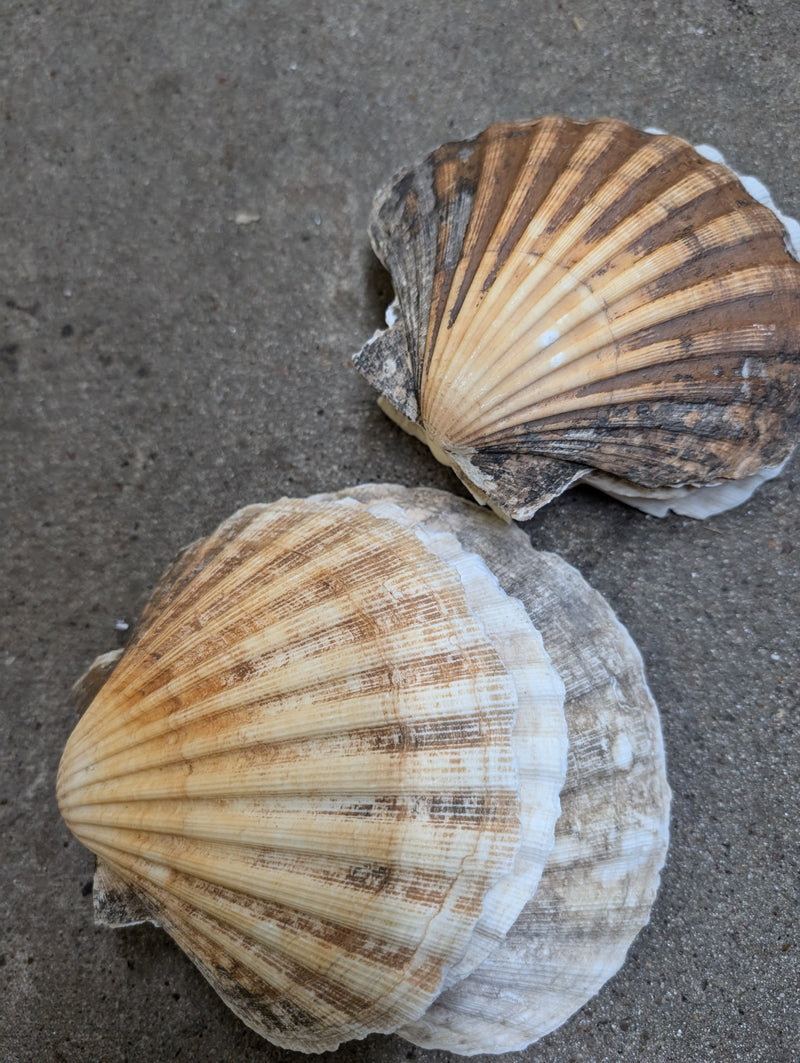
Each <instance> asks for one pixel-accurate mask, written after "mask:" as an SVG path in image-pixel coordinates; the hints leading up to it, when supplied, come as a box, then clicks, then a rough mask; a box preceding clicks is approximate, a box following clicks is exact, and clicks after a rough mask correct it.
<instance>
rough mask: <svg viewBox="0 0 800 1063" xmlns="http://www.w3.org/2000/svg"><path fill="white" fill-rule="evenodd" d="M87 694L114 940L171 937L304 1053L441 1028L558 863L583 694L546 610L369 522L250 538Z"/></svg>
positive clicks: (251, 1016)
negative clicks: (551, 859)
mask: <svg viewBox="0 0 800 1063" xmlns="http://www.w3.org/2000/svg"><path fill="white" fill-rule="evenodd" d="M78 693H79V695H80V697H81V698H82V700H87V699H92V700H91V703H90V704H89V707H88V708H87V709H86V712H85V714H84V715H83V717H82V719H81V721H80V722H79V724H78V726H77V728H76V730H75V732H74V733H73V735H72V736H71V738H70V740H69V742H68V744H67V747H66V750H65V752H64V756H63V758H62V763H61V767H60V771H59V778H58V799H59V804H60V807H61V810H62V814H63V816H64V818H65V820H66V822H67V824H68V825H69V827H70V829H71V830H72V831H73V833H74V834H75V835H76V836H77V837H78V839H79V840H80V841H82V842H83V843H84V844H85V845H86V846H87V847H89V848H90V849H92V850H93V851H94V852H95V853H96V854H97V856H98V859H99V865H98V875H97V880H96V887H97V898H96V900H97V905H98V909H99V914H100V916H101V918H102V919H104V920H105V921H107V922H110V923H112V924H116V925H119V924H120V923H125V922H135V921H139V920H141V919H145V918H146V919H150V920H151V921H153V922H155V923H157V924H159V925H161V926H163V927H164V928H165V929H166V930H167V931H168V932H169V933H170V934H171V935H172V936H173V937H174V938H175V940H176V941H177V942H178V944H179V945H181V947H182V948H183V949H185V951H186V952H187V953H188V954H189V955H190V957H191V958H192V959H193V960H194V962H195V963H196V964H197V965H198V967H199V968H200V970H201V971H202V972H203V973H204V974H205V976H206V977H207V978H208V979H209V981H210V982H211V983H212V985H213V986H214V987H215V988H216V989H217V991H218V992H219V993H220V994H221V995H222V997H223V999H225V1001H226V1002H227V1003H228V1004H229V1005H230V1006H231V1007H232V1008H233V1009H234V1010H235V1011H236V1012H237V1013H238V1014H239V1015H240V1017H241V1018H242V1019H243V1020H244V1021H245V1022H246V1023H248V1024H249V1025H250V1026H252V1027H254V1028H255V1029H256V1030H258V1031H259V1032H260V1033H261V1034H263V1035H264V1036H266V1037H268V1038H269V1039H270V1040H272V1041H274V1042H275V1043H277V1044H279V1045H282V1046H285V1047H289V1048H295V1049H300V1050H303V1051H315V1052H316V1051H322V1050H325V1049H330V1048H334V1047H336V1045H338V1043H339V1042H340V1041H341V1040H344V1039H346V1038H351V1037H362V1036H364V1035H365V1034H366V1033H368V1032H370V1031H388V1030H392V1029H394V1028H396V1027H397V1026H398V1025H402V1024H403V1023H407V1022H412V1021H414V1020H416V1019H417V1018H419V1017H420V1015H421V1014H422V1013H423V1012H424V1011H425V1009H426V1008H427V1007H428V1006H429V1005H430V1003H431V1002H432V1001H433V999H434V998H435V997H436V995H437V994H438V993H439V992H440V990H441V988H442V986H443V985H444V984H445V977H446V975H447V974H448V972H449V971H452V970H456V969H457V970H458V972H459V976H462V975H465V974H467V973H469V971H471V970H472V969H473V968H474V967H475V966H476V965H477V964H478V963H479V962H480V961H481V960H482V959H483V958H484V957H485V955H486V954H487V952H488V950H489V947H490V946H491V945H492V944H493V943H494V942H496V941H497V940H499V939H501V938H502V936H503V935H504V933H505V931H506V930H507V929H508V927H509V926H511V924H512V923H513V921H514V919H515V918H516V916H517V915H518V914H519V911H520V910H521V908H522V907H523V905H524V904H525V902H526V900H527V899H528V896H529V895H530V892H531V891H532V890H533V889H535V886H536V883H537V882H538V879H539V876H540V874H541V871H542V868H543V866H544V863H545V860H546V857H547V855H548V853H549V851H550V849H551V847H552V844H553V839H554V824H555V820H556V817H557V814H558V809H559V804H558V793H559V791H560V789H561V786H562V783H563V779H564V773H565V770H566V729H565V722H564V715H563V684H562V683H561V681H560V680H559V678H558V677H557V675H556V674H555V672H554V671H553V669H552V667H551V665H550V663H549V661H548V659H547V656H546V654H545V653H544V651H543V649H542V643H541V639H540V637H539V636H538V634H537V633H536V631H535V629H534V628H533V625H532V624H531V622H530V619H529V618H528V616H527V613H526V612H525V610H524V609H523V608H522V606H521V605H520V604H519V603H518V602H515V601H513V600H512V599H510V598H509V597H508V596H507V595H505V593H504V592H502V591H501V590H500V588H499V586H498V585H497V582H496V580H495V579H494V577H493V576H492V575H491V573H490V572H489V570H488V569H487V568H486V566H485V565H484V563H483V562H482V561H481V560H480V559H479V558H477V557H476V556H474V555H469V554H467V553H465V552H464V551H463V550H462V549H461V547H460V545H459V544H458V543H457V541H456V540H455V539H454V538H453V537H452V536H449V535H444V534H438V533H437V534H434V533H431V532H428V531H426V530H425V529H423V528H419V527H416V526H414V525H413V523H410V522H408V521H405V522H402V521H398V520H395V519H392V518H391V517H390V516H375V515H373V514H372V513H370V512H369V510H368V509H367V508H366V507H364V506H362V505H360V504H358V503H356V502H352V501H351V502H347V501H338V502H337V501H317V502H309V501H299V500H282V501H280V502H277V503H274V504H272V505H269V506H253V507H249V508H247V509H245V510H243V511H241V512H240V513H238V514H236V515H234V517H232V518H231V519H230V520H229V521H227V522H225V523H224V524H223V525H222V526H221V527H220V528H219V529H218V530H217V531H216V532H215V533H214V534H213V535H212V536H210V538H208V539H207V540H204V541H202V542H200V543H198V544H195V545H194V546H192V547H190V548H189V549H188V550H187V551H185V552H184V553H183V555H181V556H180V557H179V559H178V560H177V561H176V562H175V564H174V565H173V566H172V568H171V569H170V570H169V572H168V573H167V574H166V576H165V577H164V579H163V580H162V581H161V583H160V585H159V586H158V588H157V589H156V591H155V593H154V595H153V597H152V599H151V601H150V603H149V604H148V607H147V609H146V611H145V613H144V615H143V618H142V621H141V623H140V625H139V627H138V629H137V632H136V634H135V637H134V639H133V641H132V642H131V644H130V646H129V647H128V648H127V650H126V652H125V653H124V655H123V656H122V657H121V659H119V661H118V662H117V661H116V658H115V657H114V656H113V655H111V656H110V655H106V656H105V657H103V658H100V659H99V660H98V662H97V663H96V665H95V666H94V667H93V668H92V669H91V670H90V672H89V673H88V675H87V676H86V677H85V678H84V680H83V681H82V682H81V683H80V684H79V690H78ZM521 782H522V783H523V785H521Z"/></svg>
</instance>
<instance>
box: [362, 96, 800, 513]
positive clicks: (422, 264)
mask: <svg viewBox="0 0 800 1063" xmlns="http://www.w3.org/2000/svg"><path fill="white" fill-rule="evenodd" d="M705 154H706V155H708V154H709V152H708V149H705ZM370 232H371V237H372V242H373V245H374V247H375V250H376V252H377V254H378V256H379V257H380V258H381V260H382V261H383V262H384V263H385V264H386V266H387V267H388V269H389V270H390V272H391V274H392V279H393V282H394V285H395V289H396V292H397V302H398V307H399V317H398V319H397V320H396V321H395V322H394V324H393V325H392V326H391V327H390V328H389V330H388V331H386V332H383V333H379V334H377V335H376V336H375V337H373V339H372V340H370V341H369V342H368V343H367V344H366V345H365V346H364V348H363V349H362V350H361V351H360V352H359V354H358V355H356V357H355V365H356V366H357V367H358V368H359V369H360V371H361V372H362V373H363V374H364V375H365V376H366V377H367V379H368V380H369V381H370V382H371V383H372V384H373V385H374V386H375V387H376V388H377V389H378V390H379V391H380V392H381V395H382V398H381V405H382V408H383V409H384V410H385V411H386V412H387V413H388V414H389V415H390V416H392V417H393V418H394V419H395V420H397V421H398V422H399V423H401V424H402V426H403V427H404V428H406V429H407V430H408V431H410V432H412V433H413V434H415V435H417V436H419V437H420V438H422V439H423V440H424V441H425V442H427V443H428V445H429V446H430V447H431V450H432V451H433V453H434V455H435V456H436V457H437V458H438V459H439V460H440V461H443V462H445V463H446V464H448V465H451V466H452V467H453V468H454V470H455V471H456V473H457V474H458V476H459V477H460V478H461V479H462V480H463V482H464V483H465V484H466V485H467V486H468V487H469V489H470V491H471V492H472V493H473V495H474V496H475V497H476V499H478V501H481V502H484V503H488V504H489V505H491V506H492V507H493V508H495V509H496V510H497V511H498V512H499V513H501V514H502V515H504V516H506V517H513V518H517V519H525V518H527V517H530V516H531V515H532V514H533V513H534V512H535V511H536V510H537V509H538V508H539V507H540V506H542V505H543V504H544V503H545V502H547V501H549V500H550V499H551V498H553V497H554V496H555V495H557V494H560V493H561V492H562V491H563V490H565V489H566V488H567V487H569V486H570V485H571V484H573V483H575V482H576V481H578V480H585V481H587V482H593V483H595V484H596V485H597V486H599V487H602V488H603V489H604V490H608V491H610V492H611V493H613V494H615V495H616V496H617V497H620V498H623V499H624V500H625V501H628V502H630V503H631V504H635V505H636V504H640V503H639V501H638V499H639V497H640V496H641V497H642V498H643V503H642V505H643V508H648V509H649V510H650V511H652V512H665V511H666V510H667V509H669V508H676V509H682V511H685V512H689V513H691V514H692V515H697V516H703V515H706V514H707V513H710V512H718V511H719V510H720V509H722V508H725V507H727V506H729V505H735V504H738V503H739V502H741V501H743V499H744V497H746V496H747V494H749V493H750V491H752V490H753V489H754V487H755V486H757V485H758V483H760V482H762V481H763V480H764V479H767V478H769V477H770V476H772V475H775V474H776V473H777V472H778V471H779V469H780V467H781V466H782V463H783V462H784V461H785V460H786V458H787V455H788V454H789V452H790V450H791V448H792V446H793V445H794V442H795V440H796V437H797V431H798V416H799V409H800V386H799V385H800V369H799V368H798V362H799V358H798V352H800V264H799V263H798V262H797V261H796V260H795V259H794V258H793V257H792V256H791V255H790V253H789V243H788V238H787V234H786V232H785V230H784V229H783V227H782V225H781V222H780V221H779V220H778V218H777V217H776V215H775V214H774V213H773V212H772V211H771V210H770V209H769V208H768V207H766V206H764V205H762V204H761V203H759V202H758V201H757V200H756V199H754V198H753V197H752V196H751V195H750V194H748V192H746V191H745V189H744V187H743V186H742V184H741V183H740V181H739V179H738V178H737V177H736V175H735V174H734V173H733V172H732V171H731V170H729V169H727V168H726V167H724V166H723V165H721V164H720V163H719V162H718V161H715V160H713V159H709V158H706V157H703V155H701V154H700V153H699V152H698V151H695V149H693V148H692V147H691V146H690V145H689V144H687V143H685V142H684V141H682V140H680V139H678V138H676V137H672V136H666V135H659V134H652V133H642V132H639V131H637V130H635V129H633V128H631V127H630V126H628V125H626V124H625V123H624V122H619V121H613V120H610V119H601V120H599V121H595V122H589V123H579V122H573V121H570V120H568V119H566V118H560V117H547V118H542V119H539V120H537V121H532V122H522V123H518V124H503V123H499V124H497V125H494V126H491V127H489V128H488V129H487V130H485V131H484V132H483V133H482V134H481V135H480V136H478V137H476V138H474V139H472V140H467V141H462V142H456V143H452V144H446V145H444V146H443V147H441V148H439V149H438V150H437V151H435V152H433V153H432V154H431V155H430V156H428V157H427V158H426V159H425V160H424V161H423V162H421V163H420V164H419V165H417V166H415V167H412V168H411V169H410V170H408V171H406V172H405V173H403V174H401V175H400V176H398V177H397V178H395V179H394V180H393V181H392V182H391V183H390V184H389V185H388V186H387V187H386V188H385V189H383V190H382V191H381V192H380V193H379V195H378V197H377V199H376V202H375V206H374V208H373V214H372V222H371V229H370ZM708 486H711V487H713V488H714V489H715V493H713V494H711V495H710V496H709V497H708V499H707V500H706V497H704V498H703V500H702V501H700V502H697V501H696V500H695V499H694V498H693V496H694V494H695V493H696V492H697V490H698V488H699V489H703V490H705V489H706V487H708ZM687 499H688V501H687Z"/></svg>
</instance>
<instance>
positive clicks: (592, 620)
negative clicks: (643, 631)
mask: <svg viewBox="0 0 800 1063" xmlns="http://www.w3.org/2000/svg"><path fill="white" fill-rule="evenodd" d="M349 493H350V494H352V495H353V496H354V497H356V498H358V499H359V500H361V501H364V502H366V501H370V502H372V503H375V502H377V501H378V500H383V501H390V502H392V503H394V504H395V505H398V506H401V507H402V508H403V510H404V511H405V512H406V514H407V515H408V516H409V517H412V518H413V519H415V520H417V521H423V522H424V523H425V525H426V527H428V528H429V529H430V530H434V531H438V532H441V531H446V532H452V533H453V534H455V535H457V536H458V538H459V539H460V541H461V542H462V544H463V545H464V546H465V547H466V548H467V549H469V550H473V551H475V552H476V553H478V554H480V555H481V556H482V557H483V558H484V559H485V560H486V562H487V564H488V565H489V567H490V568H491V570H492V572H494V573H495V575H496V576H497V578H498V581H499V583H500V585H501V586H502V587H503V588H504V589H505V590H506V591H507V592H508V593H509V594H512V595H514V596H515V597H517V598H519V599H520V600H521V601H522V602H523V604H524V605H525V608H526V609H527V610H528V612H529V614H530V616H531V619H532V620H533V622H534V624H535V625H536V627H537V629H538V630H539V631H540V632H541V634H542V638H543V640H544V644H545V649H546V650H547V651H548V653H549V655H550V657H551V660H552V661H553V664H554V666H555V667H556V669H557V671H558V672H559V674H560V675H561V677H562V678H563V680H564V682H565V684H566V691H567V696H566V702H565V712H566V718H567V726H568V731H569V740H570V749H569V759H568V768H567V779H566V783H565V785H564V789H563V790H562V792H561V807H562V811H561V816H560V818H559V820H558V823H557V825H556V843H555V847H554V849H553V852H552V853H551V854H550V857H549V858H548V861H547V864H546V866H545V870H544V873H543V875H542V878H541V882H540V884H539V887H538V889H537V891H536V893H535V894H534V895H533V896H532V898H531V900H530V901H529V902H528V904H527V905H526V906H525V908H524V909H523V911H522V913H521V915H520V916H519V918H518V919H517V921H516V922H515V924H514V926H513V928H512V929H511V930H510V932H509V933H508V935H507V937H506V939H505V940H504V942H503V943H502V944H501V945H499V946H498V947H497V948H496V949H495V950H494V951H493V952H492V953H491V954H490V955H489V957H488V958H487V959H486V960H485V961H484V962H483V964H482V965H481V966H480V967H479V968H478V969H477V970H476V971H475V972H474V973H473V974H472V975H471V976H469V977H467V978H466V979H465V980H463V981H462V982H461V983H460V984H458V985H456V986H455V987H453V988H449V989H447V990H446V991H445V992H443V993H442V994H441V996H440V997H439V998H438V999H437V1001H436V1002H435V1003H434V1004H433V1005H432V1006H431V1007H430V1008H429V1009H428V1011H427V1013H426V1014H425V1015H424V1016H423V1017H422V1018H421V1019H420V1020H418V1021H417V1022H415V1023H411V1024H409V1025H407V1026H405V1027H403V1028H401V1029H400V1030H399V1031H398V1032H399V1033H400V1034H401V1035H402V1036H403V1037H406V1038H407V1039H409V1040H411V1041H413V1042H414V1043H415V1044H418V1045H421V1046H424V1047H427V1048H444V1049H449V1050H450V1051H453V1052H458V1053H460V1054H464V1055H474V1054H476V1053H483V1052H485V1053H493V1052H509V1051H514V1050H518V1049H521V1048H524V1047H525V1046H526V1045H527V1044H530V1043H531V1042H532V1041H534V1040H537V1039H538V1038H540V1037H542V1036H544V1035H545V1034H547V1033H548V1032H550V1031H551V1030H553V1029H554V1028H555V1027H557V1026H559V1025H560V1024H561V1023H563V1022H564V1021H565V1020H566V1019H567V1018H568V1017H569V1016H570V1015H571V1014H572V1013H573V1012H574V1011H576V1010H577V1009H578V1008H580V1007H581V1006H582V1005H583V1004H585V1003H586V1001H587V1000H589V999H590V998H591V997H592V996H593V995H594V994H595V993H597V991H598V990H599V989H600V988H601V986H602V985H603V984H604V983H605V982H606V981H607V980H608V979H609V978H610V977H611V976H612V975H613V974H614V973H615V972H616V971H617V970H618V969H619V967H620V966H621V965H622V963H623V961H624V958H625V954H626V952H627V950H628V947H629V946H630V944H631V942H632V941H633V939H634V937H635V936H636V934H637V933H638V932H639V930H640V929H641V928H642V927H643V926H644V925H645V923H646V922H647V921H648V918H649V913H650V908H651V905H652V904H653V901H654V899H655V895H656V890H657V888H658V883H659V874H660V871H661V867H662V865H663V863H664V859H665V856H666V851H667V843H668V834H669V805H670V792H669V787H668V785H667V781H666V771H665V763H664V749H663V742H662V738H661V728H660V723H659V718H658V710H657V709H656V706H655V703H654V702H653V699H652V696H651V694H650V691H649V689H648V686H647V682H646V680H645V676H644V670H643V666H642V660H641V657H640V655H639V652H638V650H637V649H636V646H635V645H634V643H633V641H632V640H631V638H630V636H629V634H628V633H627V631H626V630H625V628H624V627H622V625H621V624H620V623H619V621H618V620H617V618H616V617H615V616H614V614H613V612H612V611H611V609H610V608H609V606H608V604H607V603H606V602H605V600H604V599H603V598H602V597H601V596H600V595H599V594H598V593H597V592H596V591H594V590H592V589H591V588H590V587H589V586H588V585H587V584H586V582H585V581H584V580H583V578H582V577H581V576H580V574H579V573H578V572H576V570H575V569H574V568H572V567H571V566H570V565H568V564H567V563H566V562H565V561H564V560H563V559H561V558H559V557H557V556H556V555H555V554H548V553H542V552H541V551H534V550H532V549H531V547H530V544H529V542H528V540H527V537H526V536H525V535H524V534H523V533H522V532H521V531H520V530H519V529H516V528H506V527H504V526H502V525H499V524H498V522H497V521H496V520H495V519H494V518H492V517H491V516H490V515H489V514H488V513H486V511H480V510H478V509H477V507H475V506H473V505H472V504H470V503H468V502H464V501H462V500H461V499H457V498H455V497H453V496H449V495H447V494H444V493H443V492H440V491H432V490H426V489H417V490H409V489H407V488H398V487H390V486H386V485H374V486H366V487H361V488H356V489H353V490H351V491H350V492H349Z"/></svg>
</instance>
